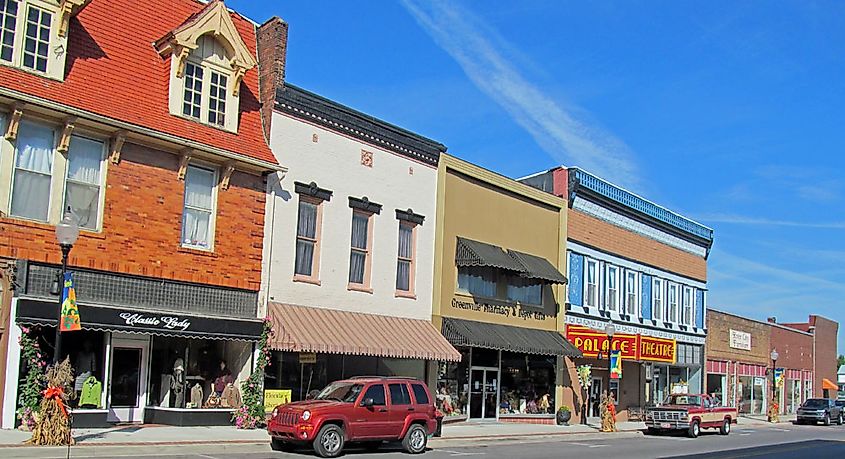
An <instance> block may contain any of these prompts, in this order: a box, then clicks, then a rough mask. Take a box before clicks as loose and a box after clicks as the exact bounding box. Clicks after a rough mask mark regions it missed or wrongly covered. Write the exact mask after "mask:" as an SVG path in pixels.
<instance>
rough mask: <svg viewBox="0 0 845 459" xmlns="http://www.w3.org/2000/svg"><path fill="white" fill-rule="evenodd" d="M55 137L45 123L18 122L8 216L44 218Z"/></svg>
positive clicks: (48, 207) (33, 218) (45, 216)
mask: <svg viewBox="0 0 845 459" xmlns="http://www.w3.org/2000/svg"><path fill="white" fill-rule="evenodd" d="M55 137H56V133H55V131H54V130H53V129H52V128H51V127H49V126H45V125H42V124H36V123H32V122H29V121H23V122H21V124H20V127H19V128H18V138H17V142H16V148H15V169H14V174H13V175H12V203H11V209H10V214H11V215H12V216H14V217H23V218H27V219H31V220H38V221H42V222H47V221H48V219H49V218H48V217H49V214H50V195H51V193H50V191H51V183H52V176H53V150H54V146H55V141H56V139H55Z"/></svg>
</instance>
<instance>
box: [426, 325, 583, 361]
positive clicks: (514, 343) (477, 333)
mask: <svg viewBox="0 0 845 459" xmlns="http://www.w3.org/2000/svg"><path fill="white" fill-rule="evenodd" d="M443 335H444V336H446V339H448V340H449V342H450V343H452V344H454V345H456V346H475V347H483V348H487V349H498V350H502V351H512V352H525V353H526V354H540V355H563V356H567V357H581V356H582V354H581V351H579V350H578V348H577V347H575V345H573V344H572V343H570V342H569V341H567V340H566V339H565V338H564V337H563V335H561V334H560V333H558V332H556V331H549V330H536V329H533V328H524V327H514V326H510V325H500V324H491V323H487V322H476V321H474V320H464V319H454V318H451V317H444V318H443Z"/></svg>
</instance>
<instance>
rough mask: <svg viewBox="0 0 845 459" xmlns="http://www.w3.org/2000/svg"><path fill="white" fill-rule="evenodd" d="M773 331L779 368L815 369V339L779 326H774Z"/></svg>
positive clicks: (773, 342) (773, 341)
mask: <svg viewBox="0 0 845 459" xmlns="http://www.w3.org/2000/svg"><path fill="white" fill-rule="evenodd" d="M771 329H772V349H774V350H776V351H778V361H777V366H778V367H779V368H789V369H793V370H795V369H801V370H812V369H813V337H812V336H811V335H808V334H807V333H801V332H800V331H799V330H792V329H790V328H787V327H784V326H778V325H772V326H771ZM769 365H771V363H770V364H769Z"/></svg>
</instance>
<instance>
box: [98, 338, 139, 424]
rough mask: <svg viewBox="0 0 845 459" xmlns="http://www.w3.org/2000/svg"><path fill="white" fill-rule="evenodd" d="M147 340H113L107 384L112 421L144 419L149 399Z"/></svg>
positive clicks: (109, 416) (109, 417)
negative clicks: (146, 402) (146, 401)
mask: <svg viewBox="0 0 845 459" xmlns="http://www.w3.org/2000/svg"><path fill="white" fill-rule="evenodd" d="M148 350H149V342H148V341H146V340H145V341H140V340H133V339H119V338H115V339H113V340H112V345H111V359H110V362H111V364H110V366H111V369H110V372H109V384H108V407H109V415H108V420H109V422H143V420H144V402H145V400H146V398H147V363H146V359H147V354H148Z"/></svg>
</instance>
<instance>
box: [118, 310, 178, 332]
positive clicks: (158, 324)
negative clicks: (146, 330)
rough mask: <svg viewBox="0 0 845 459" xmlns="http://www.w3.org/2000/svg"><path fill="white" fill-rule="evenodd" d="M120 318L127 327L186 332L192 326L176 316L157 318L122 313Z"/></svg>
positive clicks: (135, 313)
mask: <svg viewBox="0 0 845 459" xmlns="http://www.w3.org/2000/svg"><path fill="white" fill-rule="evenodd" d="M120 318H121V319H123V321H124V322H126V325H129V326H132V327H135V326H139V325H140V326H143V327H154V328H162V329H164V330H181V331H185V330H187V329H188V328H190V326H191V321H190V320H188V319H183V318H181V317H176V316H157V315H146V314H140V313H137V312H121V313H120Z"/></svg>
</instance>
